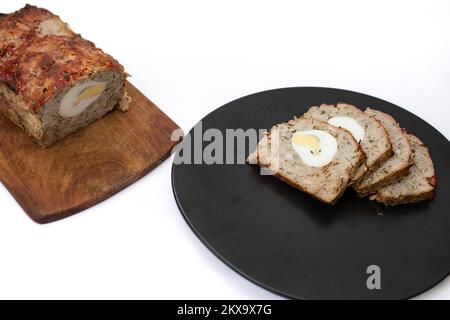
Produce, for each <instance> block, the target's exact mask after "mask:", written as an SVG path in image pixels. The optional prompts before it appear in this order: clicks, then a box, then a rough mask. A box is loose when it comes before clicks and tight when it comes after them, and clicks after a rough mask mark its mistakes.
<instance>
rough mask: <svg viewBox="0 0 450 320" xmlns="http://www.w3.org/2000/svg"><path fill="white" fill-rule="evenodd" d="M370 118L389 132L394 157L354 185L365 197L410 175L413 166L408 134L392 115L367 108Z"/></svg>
mask: <svg viewBox="0 0 450 320" xmlns="http://www.w3.org/2000/svg"><path fill="white" fill-rule="evenodd" d="M364 113H365V114H367V115H368V116H369V117H372V118H375V119H377V120H378V121H380V122H381V124H382V125H383V126H384V127H385V128H386V130H387V132H388V136H389V139H390V140H391V144H392V147H393V151H394V155H393V156H392V157H391V158H389V159H388V160H387V161H385V162H384V163H383V164H382V165H381V166H380V167H379V168H378V169H377V170H375V171H374V172H372V173H371V174H370V175H368V176H366V177H365V178H363V179H362V180H360V181H359V182H358V183H356V184H355V185H354V189H355V191H356V192H357V193H358V195H359V196H361V197H364V196H367V195H370V194H373V193H375V192H376V191H377V190H378V189H380V188H383V187H385V186H388V185H390V184H392V183H394V182H395V181H397V180H399V179H400V178H402V177H405V176H406V175H408V173H409V168H410V167H411V165H412V149H411V144H410V142H409V140H408V137H407V134H406V133H405V131H404V130H403V129H402V128H401V127H400V125H399V124H398V123H397V122H396V121H395V120H394V118H392V117H391V116H390V115H388V114H386V113H383V112H381V111H378V110H373V109H370V108H367V110H366V111H365V112H364Z"/></svg>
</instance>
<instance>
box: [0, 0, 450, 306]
mask: <svg viewBox="0 0 450 320" xmlns="http://www.w3.org/2000/svg"><path fill="white" fill-rule="evenodd" d="M29 1H32V0H29ZM24 4H25V1H2V2H1V4H0V12H5V13H7V12H11V11H14V10H16V9H19V8H21V7H22V6H23V5H24ZM34 4H37V5H39V6H43V7H46V8H48V9H50V10H52V11H54V12H55V13H57V14H59V15H60V16H61V17H62V18H63V20H65V21H68V22H69V23H70V24H71V26H72V28H73V29H74V30H75V31H76V32H79V33H81V34H82V35H83V36H84V37H85V38H87V39H89V40H92V41H94V42H95V43H96V44H97V45H98V46H99V47H101V48H103V49H104V50H105V51H106V52H108V53H111V54H113V55H114V56H115V57H116V58H117V59H118V60H119V61H120V62H121V63H122V64H124V65H125V66H126V68H127V71H128V72H129V73H131V74H132V75H133V78H132V82H133V83H134V84H135V85H136V86H137V87H139V88H140V90H141V91H143V92H144V93H145V94H146V95H148V97H149V98H150V99H152V100H153V101H154V102H155V103H156V104H157V105H158V106H159V107H160V108H161V109H162V110H164V111H165V112H166V113H167V114H168V115H169V116H170V117H172V118H173V119H174V120H175V121H176V122H177V123H178V124H179V125H180V126H181V127H182V128H183V129H184V131H185V132H187V131H189V129H190V128H191V127H192V126H193V125H194V124H195V123H196V122H197V121H198V120H200V119H201V118H202V117H203V116H205V115H206V114H208V113H209V112H211V111H213V110H214V109H215V108H217V107H220V106H221V105H223V104H225V103H226V102H229V101H231V100H234V99H236V98H239V97H241V96H243V95H247V94H250V93H253V92H257V91H262V90H266V89H272V88H278V87H288V86H328V87H337V88H345V89H350V90H355V91H359V92H363V93H367V94H370V95H374V96H377V97H380V98H382V99H385V100H388V101H391V102H393V103H395V104H397V105H400V106H402V107H404V108H406V109H408V110H410V111H412V112H414V113H415V114H417V115H418V116H420V117H422V118H423V119H424V120H426V121H428V122H429V123H431V124H432V125H433V126H434V127H436V128H437V129H438V130H440V131H441V132H442V133H443V134H444V135H445V136H446V137H447V138H448V137H449V136H450V128H449V115H450V113H449V109H450V59H449V57H450V1H448V0H443V1H437V0H435V1H411V0H409V1H380V0H378V1H370V2H369V1H317V0H316V1H308V2H306V1H305V2H300V1H292V2H289V1H272V2H266V1H261V0H259V1H242V0H241V1H230V0H227V1H208V0H205V1H197V0H191V1H167V0H164V1H142V0H135V1H133V0H126V1H111V0H109V1H98V0H95V1H93V0H90V1H85V0H78V1H56V0H53V1H50V0H49V1H38V0H34ZM170 169H171V160H168V161H166V162H165V163H164V164H162V165H161V166H160V167H158V168H157V169H156V170H154V171H153V172H152V173H150V174H149V175H148V176H146V177H145V178H143V179H142V180H141V181H139V182H137V183H136V184H135V185H133V186H131V187H130V188H128V189H126V190H125V191H123V192H121V193H120V194H118V195H116V196H114V197H113V198H111V199H109V200H107V201H106V202H104V203H102V204H100V205H98V206H96V207H94V208H91V209H89V210H87V211H85V212H84V213H82V214H79V215H76V216H74V217H71V218H68V219H66V220H63V221H60V222H56V223H53V224H50V225H44V226H40V225H37V224H35V223H34V222H32V221H31V220H30V219H29V218H28V217H27V216H26V214H25V213H24V212H23V211H22V209H21V208H20V207H19V206H18V205H17V204H16V202H15V201H14V200H13V198H12V197H11V196H10V195H9V193H8V192H7V191H6V190H5V189H4V188H3V187H2V186H1V185H0V204H1V211H0V298H153V299H168V298H173V299H176V298H179V299H272V298H274V299H277V298H278V297H277V296H275V295H273V294H271V293H269V292H267V291H265V290H263V289H261V288H259V287H257V286H255V285H253V284H252V283H250V282H248V281H247V280H245V279H243V278H242V277H241V276H239V275H237V274H236V273H234V272H233V271H231V270H230V269H229V268H228V267H226V266H225V265H224V264H222V262H220V261H219V260H218V259H217V258H216V257H215V256H213V255H212V254H211V253H210V252H209V251H208V250H207V249H206V248H205V247H204V246H203V245H202V244H201V243H200V241H199V240H198V239H197V238H196V237H195V236H194V235H193V233H192V232H191V231H190V229H189V228H188V226H187V225H186V223H185V222H184V220H183V218H182V216H181V214H180V213H179V211H178V209H177V206H176V204H175V201H174V198H173V195H172V190H171V182H170ZM419 298H421V299H450V279H448V278H447V280H446V281H444V282H443V283H442V284H441V285H439V286H438V287H437V288H435V289H433V290H431V291H429V292H427V293H425V294H423V295H422V296H420V297H419Z"/></svg>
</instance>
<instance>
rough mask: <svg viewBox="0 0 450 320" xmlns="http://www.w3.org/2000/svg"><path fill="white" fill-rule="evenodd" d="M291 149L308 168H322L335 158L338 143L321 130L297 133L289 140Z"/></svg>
mask: <svg viewBox="0 0 450 320" xmlns="http://www.w3.org/2000/svg"><path fill="white" fill-rule="evenodd" d="M291 146H292V149H294V151H295V152H296V153H297V154H298V155H299V157H300V159H301V160H302V161H303V163H305V164H306V165H307V166H310V167H318V168H320V167H324V166H326V165H328V164H329V163H330V162H331V161H333V159H334V158H335V157H336V154H337V152H338V143H337V141H336V138H335V137H333V136H332V135H331V134H330V133H328V132H326V131H322V130H308V131H297V132H296V133H294V134H293V136H292V140H291Z"/></svg>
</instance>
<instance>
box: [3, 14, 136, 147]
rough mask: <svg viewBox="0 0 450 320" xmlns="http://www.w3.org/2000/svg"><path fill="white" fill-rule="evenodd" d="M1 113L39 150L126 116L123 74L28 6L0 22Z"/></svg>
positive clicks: (55, 20)
mask: <svg viewBox="0 0 450 320" xmlns="http://www.w3.org/2000/svg"><path fill="white" fill-rule="evenodd" d="M0 35H1V36H0V37H1V40H2V41H1V48H0V51H1V57H0V111H2V112H3V114H4V115H6V116H7V117H8V118H9V119H10V120H11V121H13V122H14V123H15V124H16V125H18V126H20V127H22V128H23V129H24V130H25V131H26V132H27V133H28V134H29V135H30V136H31V137H33V138H34V139H35V140H36V141H37V142H38V143H39V145H41V146H42V147H48V146H50V145H52V144H53V143H55V142H57V141H59V140H61V139H63V138H64V137H66V136H67V135H69V134H71V133H73V132H74V131H76V130H78V129H80V128H83V127H85V126H87V125H89V124H90V123H92V122H93V121H95V120H98V119H100V118H101V117H103V116H104V115H105V114H106V113H108V112H109V111H111V110H112V109H113V108H114V107H115V106H118V107H120V108H121V109H124V110H126V108H127V107H126V103H127V101H128V99H127V95H126V92H125V80H126V73H125V72H124V68H123V67H122V66H121V65H120V64H119V63H118V62H117V61H116V60H115V59H114V58H112V57H111V56H110V55H108V54H106V53H104V52H103V51H101V50H100V49H98V48H96V47H95V45H94V44H93V43H92V42H89V41H87V40H85V39H83V38H82V37H81V36H79V35H76V34H75V33H73V31H71V30H70V28H69V27H68V26H67V25H66V24H65V23H64V22H62V21H61V20H60V19H59V17H57V16H55V15H53V14H52V13H50V12H48V11H47V10H45V9H39V8H36V7H32V6H27V7H25V8H24V9H22V10H20V11H18V12H15V13H13V14H10V15H7V16H5V17H3V18H2V19H0Z"/></svg>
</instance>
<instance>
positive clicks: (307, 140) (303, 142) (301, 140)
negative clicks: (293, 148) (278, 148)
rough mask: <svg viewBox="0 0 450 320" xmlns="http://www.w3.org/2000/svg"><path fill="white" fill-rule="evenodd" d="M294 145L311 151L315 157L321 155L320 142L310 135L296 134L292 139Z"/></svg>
mask: <svg viewBox="0 0 450 320" xmlns="http://www.w3.org/2000/svg"><path fill="white" fill-rule="evenodd" d="M292 143H294V144H296V145H298V146H303V147H307V148H309V149H311V152H312V153H313V154H314V155H318V154H319V153H320V140H319V138H317V137H316V136H313V135H309V134H296V135H294V137H293V138H292Z"/></svg>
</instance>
